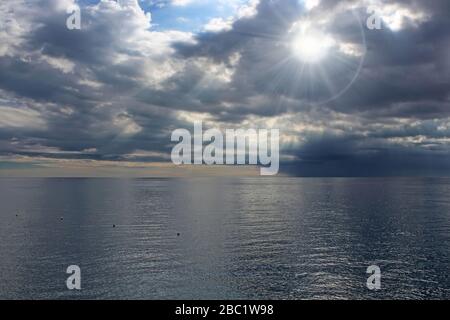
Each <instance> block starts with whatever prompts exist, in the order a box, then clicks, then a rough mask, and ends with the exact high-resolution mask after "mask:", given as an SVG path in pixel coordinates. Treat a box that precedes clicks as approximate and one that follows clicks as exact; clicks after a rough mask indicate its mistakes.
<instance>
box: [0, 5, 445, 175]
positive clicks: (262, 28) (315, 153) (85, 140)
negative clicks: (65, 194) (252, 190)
mask: <svg viewBox="0 0 450 320" xmlns="http://www.w3.org/2000/svg"><path fill="white" fill-rule="evenodd" d="M190 2H191V1H181V2H180V1H176V2H172V5H185V6H187V5H189V4H191V5H192V3H190ZM73 3H74V1H71V0H37V1H33V2H29V1H16V2H14V3H13V2H2V3H1V4H0V21H3V24H2V26H1V27H0V69H1V73H0V113H1V115H2V117H1V119H0V154H3V155H8V156H11V155H12V156H14V155H15V156H18V157H22V156H26V157H30V158H33V157H50V158H53V159H64V160H67V161H70V160H73V161H75V160H80V159H87V160H90V161H118V162H124V161H125V162H132V161H144V160H145V161H149V162H152V161H167V160H168V158H167V155H168V154H169V152H170V149H171V145H170V133H171V131H172V130H173V129H176V128H180V127H187V128H190V127H192V124H191V123H190V121H192V120H193V119H205V121H206V122H207V126H210V127H212V126H218V127H221V128H227V127H230V128H234V127H237V126H242V127H244V128H248V127H262V128H265V127H273V128H280V129H281V134H282V136H281V137H282V158H283V159H285V163H284V164H282V167H281V169H282V170H283V167H284V168H286V170H288V171H289V172H292V173H295V174H302V175H319V174H320V175H333V174H337V175H352V174H355V175H363V174H364V173H376V174H380V175H381V174H383V172H384V173H387V174H392V173H395V171H396V170H401V169H402V166H401V163H402V162H403V161H406V165H405V166H404V170H402V171H401V172H404V173H405V174H406V173H414V172H415V171H416V172H417V173H427V172H429V171H430V170H431V169H430V170H429V169H428V168H430V167H432V166H430V165H429V163H430V162H432V161H434V160H433V159H435V161H436V166H435V168H436V170H437V171H440V172H448V171H447V170H448V166H446V165H445V161H448V160H450V153H449V152H450V150H449V143H450V141H449V138H450V125H449V123H450V114H449V110H450V91H449V88H450V59H449V57H450V36H449V35H448V32H446V31H447V30H449V29H450V19H449V16H448V15H449V12H450V4H449V2H448V1H445V0H433V1H427V2H424V1H415V0H397V1H369V0H364V1H334V0H322V1H308V2H307V3H306V6H305V4H304V3H303V2H301V1H298V0H284V1H279V0H271V1H269V0H261V1H255V0H252V1H248V2H247V3H245V4H244V5H242V3H241V2H240V1H238V2H236V3H234V5H235V6H236V14H235V15H234V16H229V17H228V16H224V17H217V18H214V19H212V20H210V21H209V22H208V23H207V24H206V25H205V26H204V27H203V29H202V30H203V31H202V32H200V33H197V34H193V33H190V32H180V31H174V30H166V31H157V30H156V29H155V27H154V26H155V24H157V23H158V22H157V21H154V17H152V16H151V15H150V14H149V13H148V12H145V11H144V10H143V9H142V8H141V7H140V6H139V3H138V1H134V0H128V1H118V2H116V1H112V0H103V1H100V2H99V3H97V4H95V5H87V6H82V12H81V13H82V28H81V30H68V29H67V28H66V27H65V21H66V19H67V16H68V15H67V13H66V8H67V7H68V6H70V5H72V4H73ZM374 4H375V5H378V7H379V8H380V15H381V17H382V19H383V21H384V23H383V29H382V30H373V31H371V30H368V29H367V28H365V25H364V22H365V19H366V18H367V7H368V6H369V5H374ZM169 7H170V6H169ZM168 10H170V9H168ZM199 14H200V13H199ZM190 18H191V17H190ZM302 28H313V29H315V30H319V31H320V32H321V33H323V34H325V35H326V36H327V37H330V39H333V41H332V43H333V45H332V46H330V48H329V52H327V54H326V56H325V57H324V58H323V59H322V60H321V62H320V63H319V64H317V65H315V66H311V65H306V66H305V64H304V61H302V60H301V59H299V57H298V56H296V54H295V53H294V52H293V50H292V47H293V45H292V43H293V42H294V41H298V39H299V37H297V33H298V32H299V30H301V29H302ZM300 39H301V37H300ZM399 172H400V171H399Z"/></svg>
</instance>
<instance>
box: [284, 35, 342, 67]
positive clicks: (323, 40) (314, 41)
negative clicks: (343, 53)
mask: <svg viewBox="0 0 450 320" xmlns="http://www.w3.org/2000/svg"><path fill="white" fill-rule="evenodd" d="M334 44H335V41H334V40H333V39H332V38H331V37H329V36H327V35H325V34H323V33H321V32H317V31H303V32H300V33H299V34H297V35H296V36H295V37H294V39H293V40H292V50H293V52H294V55H295V56H296V57H298V58H299V59H300V60H302V61H303V62H304V63H308V64H315V63H318V62H319V61H321V60H323V59H324V58H325V57H326V56H327V54H328V52H329V50H330V48H331V47H333V45H334Z"/></svg>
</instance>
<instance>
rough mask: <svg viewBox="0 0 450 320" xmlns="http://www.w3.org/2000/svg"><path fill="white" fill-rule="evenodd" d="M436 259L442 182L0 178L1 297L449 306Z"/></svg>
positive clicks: (441, 234)
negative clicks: (375, 283)
mask: <svg viewBox="0 0 450 320" xmlns="http://www.w3.org/2000/svg"><path fill="white" fill-rule="evenodd" d="M113 225H115V228H114V227H113ZM449 258H450V179H440V178H379V179H378V178H369V179H366V178H364V179H329V178H324V179H303V178H273V179H272V178H270V179H263V178H233V179H232V178H230V179H134V180H126V179H0V298H1V299H25V298H26V299H449V298H450V259H449ZM70 265H78V266H80V268H81V286H82V290H81V291H70V290H68V289H67V287H66V279H67V277H68V276H69V275H68V274H66V269H67V267H68V266H70ZM371 265H378V266H379V267H380V268H381V272H382V278H381V284H382V287H381V290H379V291H370V290H368V289H367V287H366V281H367V278H368V276H369V275H368V274H366V271H367V268H368V267H369V266H371Z"/></svg>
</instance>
